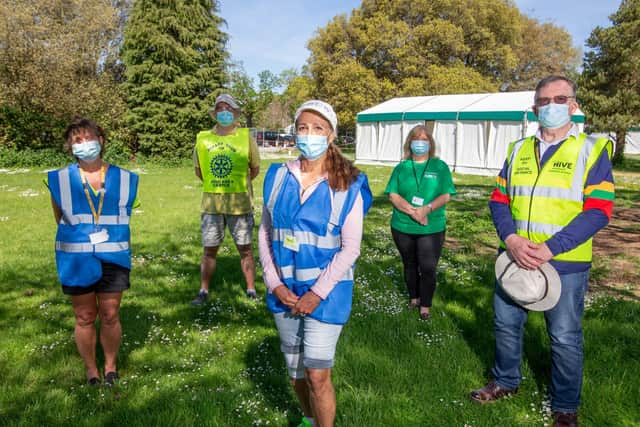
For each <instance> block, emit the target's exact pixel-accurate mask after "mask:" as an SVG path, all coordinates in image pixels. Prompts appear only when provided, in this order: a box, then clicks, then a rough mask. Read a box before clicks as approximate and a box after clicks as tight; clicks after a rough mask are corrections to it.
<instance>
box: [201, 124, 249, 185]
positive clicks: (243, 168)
mask: <svg viewBox="0 0 640 427" xmlns="http://www.w3.org/2000/svg"><path fill="white" fill-rule="evenodd" d="M196 150H197V153H198V162H199V163H200V171H201V173H202V191H203V192H205V193H246V192H247V170H248V168H249V129H247V128H238V129H236V131H235V132H234V133H233V134H231V135H225V136H220V135H216V134H215V133H213V132H212V131H202V132H200V133H198V137H197V139H196Z"/></svg>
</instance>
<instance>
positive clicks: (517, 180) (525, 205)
mask: <svg viewBox="0 0 640 427" xmlns="http://www.w3.org/2000/svg"><path fill="white" fill-rule="evenodd" d="M605 149H606V150H608V152H609V157H611V154H612V146H611V143H610V141H609V140H607V139H606V138H598V139H596V138H594V137H591V136H589V137H587V135H585V134H582V133H581V134H580V135H579V137H578V138H576V137H574V136H571V137H569V138H568V139H567V140H566V141H564V142H562V143H561V145H560V147H559V148H558V150H557V151H556V152H555V153H553V155H552V156H551V158H550V159H548V160H547V161H546V162H545V164H544V166H543V167H542V169H540V167H539V165H538V160H537V158H536V151H535V137H533V136H531V137H528V138H525V139H521V140H519V141H515V142H512V143H511V144H510V145H509V151H508V154H507V163H508V170H507V179H508V181H507V189H508V192H509V199H510V206H511V214H512V216H513V219H514V220H515V223H516V228H517V234H518V235H520V236H523V237H526V238H527V239H529V240H531V241H532V242H534V243H542V242H544V241H546V240H548V239H549V238H550V237H551V236H553V235H554V234H555V233H557V232H559V231H560V230H562V229H563V228H564V227H565V226H566V225H567V224H569V223H570V222H571V221H572V220H573V219H574V218H575V217H576V216H577V215H578V214H580V212H582V208H583V202H584V186H585V183H586V180H587V175H588V173H589V171H590V170H591V168H592V167H593V165H594V164H595V162H596V161H597V160H598V158H599V157H600V154H601V153H602V151H603V150H605ZM500 244H501V246H502V247H505V245H504V242H500ZM591 245H592V242H591V239H589V240H587V241H586V242H584V243H582V244H581V245H579V246H577V247H576V248H574V249H572V250H570V251H567V252H563V253H561V254H558V255H556V256H555V257H553V259H554V260H555V261H564V262H591Z"/></svg>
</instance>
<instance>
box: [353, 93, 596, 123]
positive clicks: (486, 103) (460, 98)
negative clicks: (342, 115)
mask: <svg viewBox="0 0 640 427" xmlns="http://www.w3.org/2000/svg"><path fill="white" fill-rule="evenodd" d="M534 94H535V92H534V91H524V92H499V93H476V94H457V95H435V96H416V97H409V98H393V99H390V100H388V101H385V102H383V103H382V104H378V105H376V106H374V107H371V108H369V109H366V110H364V111H361V112H360V113H358V115H357V120H358V123H366V122H384V121H403V120H502V121H518V122H519V121H523V120H524V117H525V114H526V117H527V120H529V121H537V120H538V119H537V117H536V116H535V114H533V112H532V111H531V105H532V104H533V97H534ZM572 120H573V121H574V122H578V123H584V113H582V111H580V110H578V111H577V112H576V114H574V115H573V117H572Z"/></svg>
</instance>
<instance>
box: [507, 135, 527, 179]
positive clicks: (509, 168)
mask: <svg viewBox="0 0 640 427" xmlns="http://www.w3.org/2000/svg"><path fill="white" fill-rule="evenodd" d="M529 138H532V137H530V136H528V137H526V138H522V139H521V140H518V141H516V142H515V144H513V150H511V156H510V157H509V164H508V166H507V188H509V180H510V179H511V172H512V170H513V162H514V160H515V159H516V155H517V154H518V151H520V148H522V144H524V143H525V142H526V141H527V140H528V139H529Z"/></svg>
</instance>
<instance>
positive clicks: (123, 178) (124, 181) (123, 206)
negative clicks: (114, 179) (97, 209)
mask: <svg viewBox="0 0 640 427" xmlns="http://www.w3.org/2000/svg"><path fill="white" fill-rule="evenodd" d="M129 181H130V180H129V172H127V171H125V170H124V169H120V202H119V203H118V206H119V208H120V218H122V219H123V220H126V223H127V224H128V223H129V216H128V215H127V202H128V201H129ZM100 224H104V223H103V222H102V217H100Z"/></svg>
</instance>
